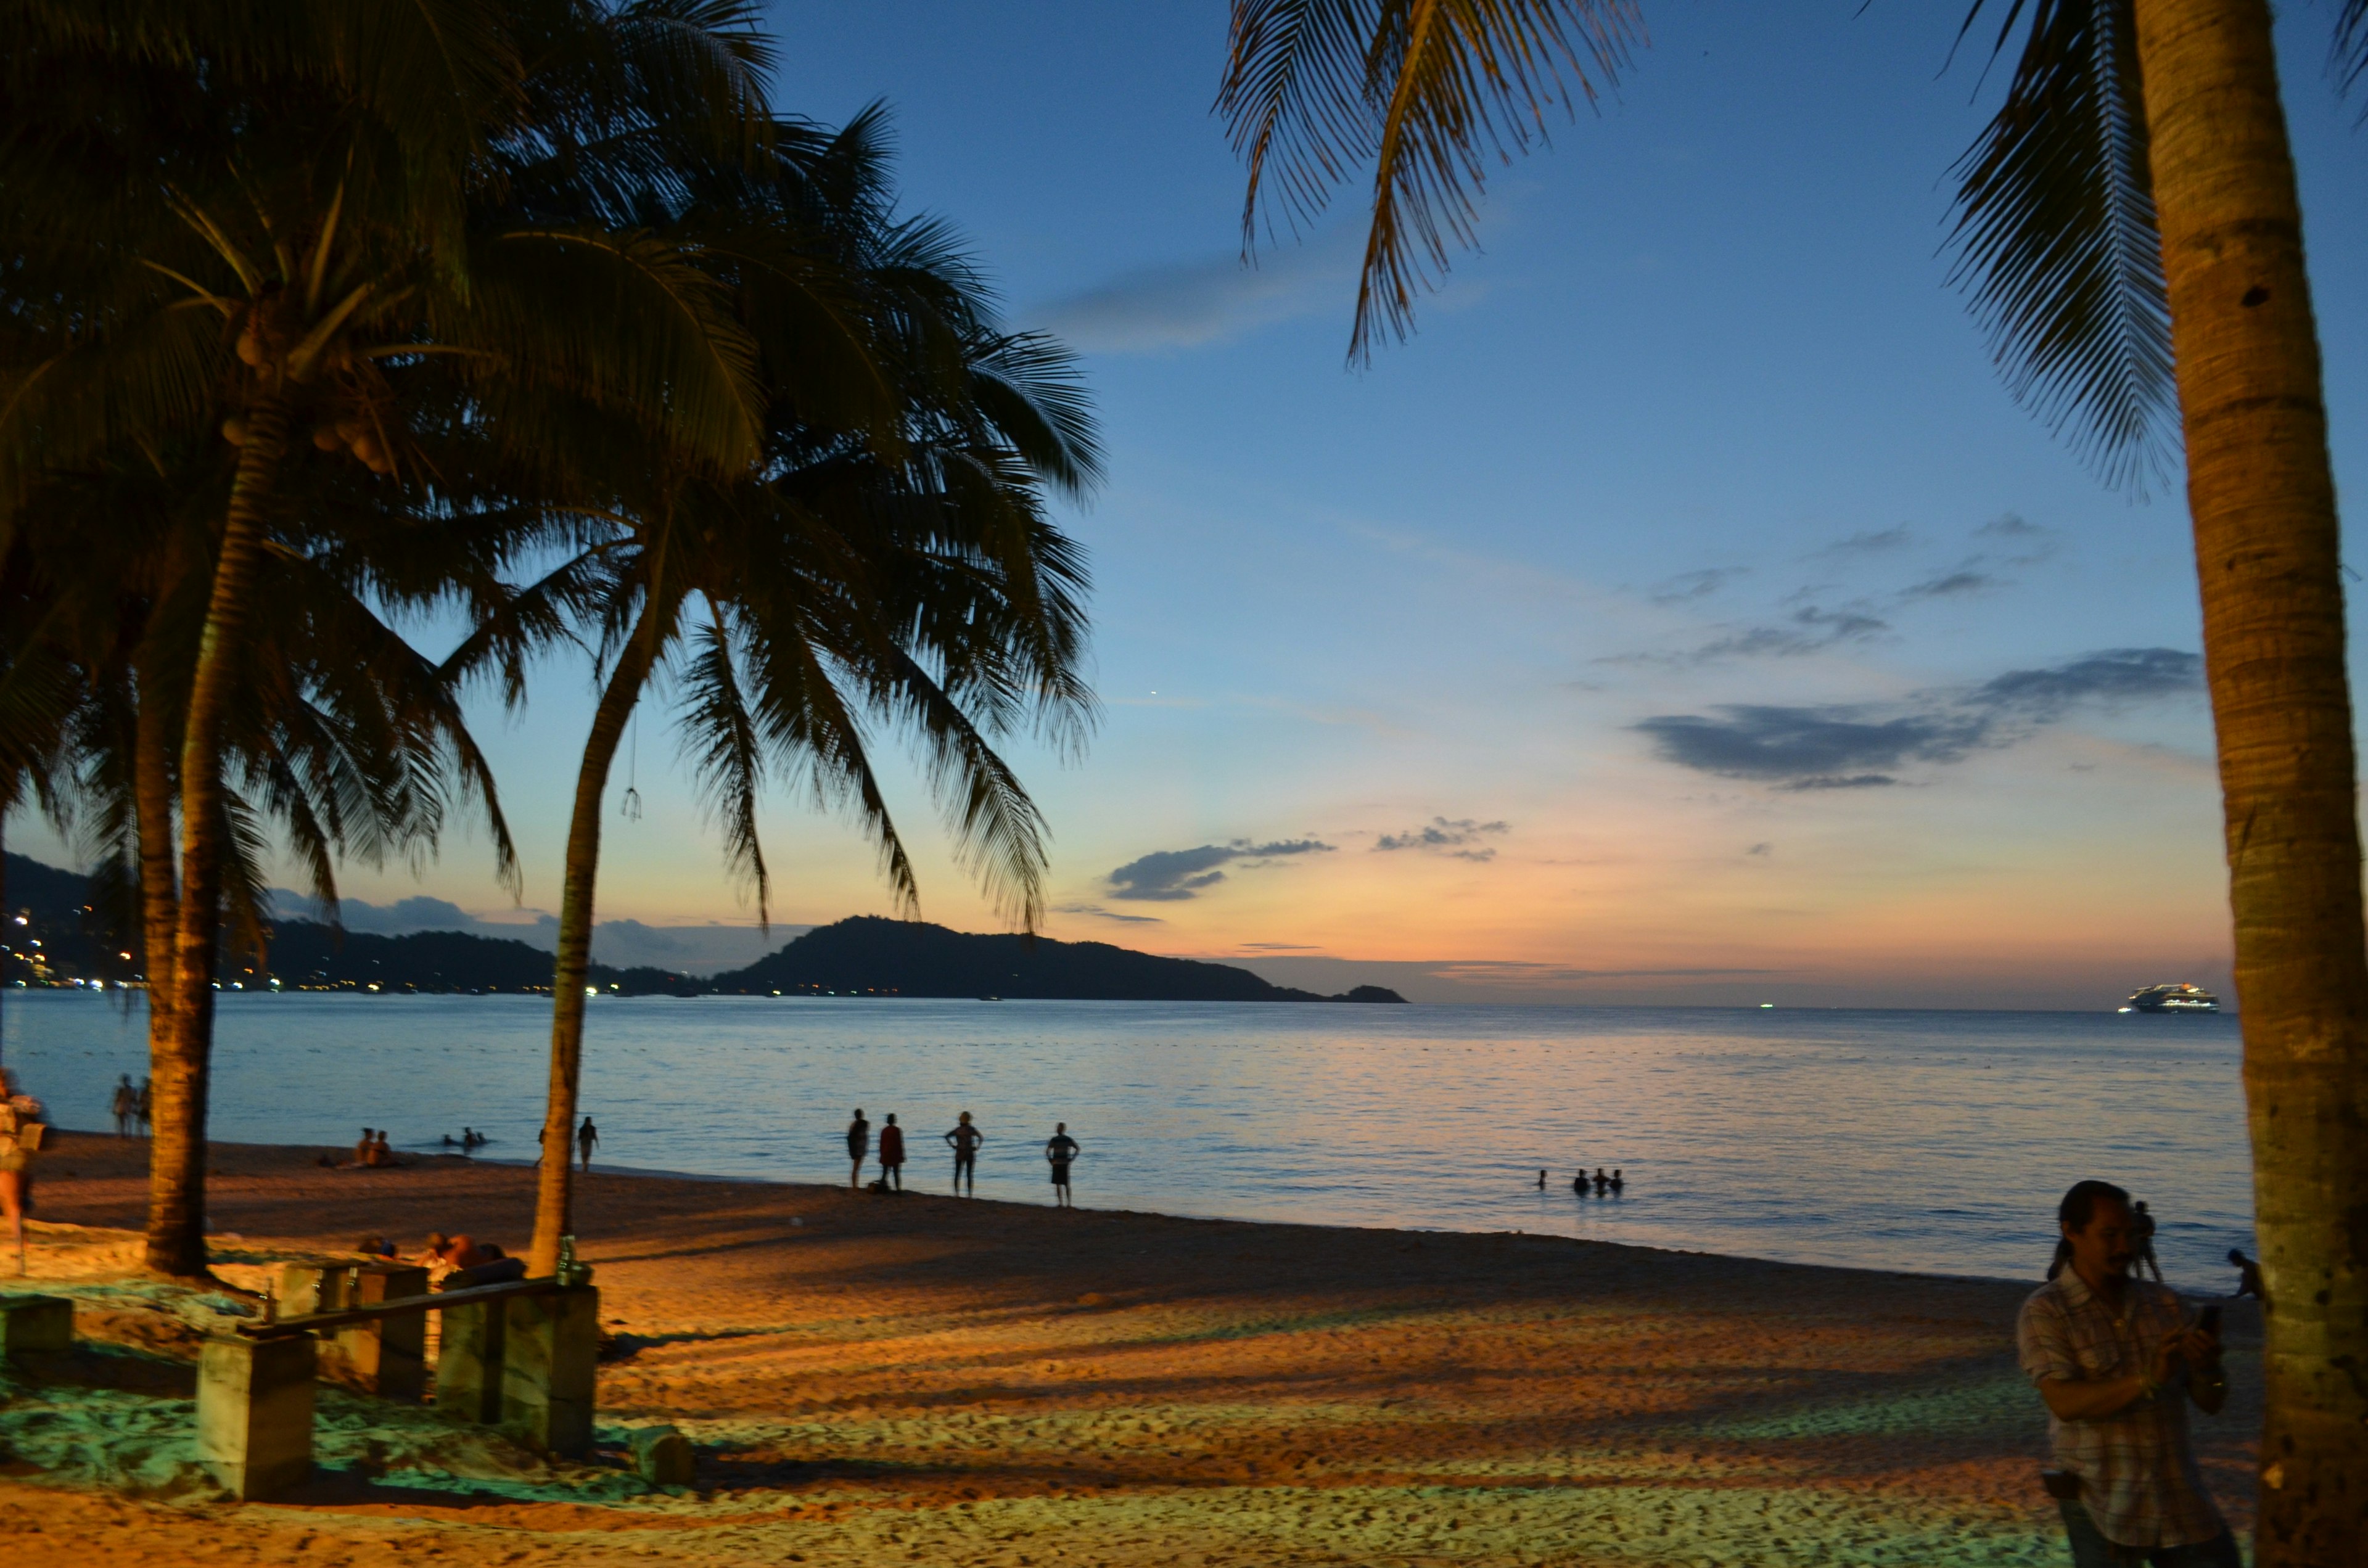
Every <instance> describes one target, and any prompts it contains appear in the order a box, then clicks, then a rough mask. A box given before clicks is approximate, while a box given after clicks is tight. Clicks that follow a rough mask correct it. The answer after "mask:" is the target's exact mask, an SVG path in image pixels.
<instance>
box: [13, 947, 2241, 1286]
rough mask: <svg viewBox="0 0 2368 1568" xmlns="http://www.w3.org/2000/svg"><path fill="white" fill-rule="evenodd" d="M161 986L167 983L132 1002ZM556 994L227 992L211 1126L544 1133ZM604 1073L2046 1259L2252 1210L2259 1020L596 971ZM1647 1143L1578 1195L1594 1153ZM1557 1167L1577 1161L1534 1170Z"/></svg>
mask: <svg viewBox="0 0 2368 1568" xmlns="http://www.w3.org/2000/svg"><path fill="white" fill-rule="evenodd" d="M135 1008H136V1003H135ZM549 1017H550V1009H549V1005H548V1003H544V1002H539V1001H537V1000H535V999H532V998H529V997H505V996H483V997H477V996H416V997H356V996H330V995H315V996H307V995H281V996H263V995H229V994H225V995H224V996H223V998H222V1009H221V1017H220V1026H219V1030H218V1045H217V1048H216V1058H215V1060H216V1070H217V1078H216V1083H217V1088H216V1091H215V1100H214V1112H213V1131H214V1135H215V1136H216V1137H218V1138H222V1139H224V1140H229V1141H233V1142H318V1143H321V1144H323V1145H324V1146H326V1145H346V1146H350V1145H351V1143H352V1142H353V1141H354V1139H355V1137H356V1136H357V1135H358V1133H359V1130H360V1128H361V1126H362V1125H363V1124H364V1123H368V1124H370V1126H373V1127H376V1126H381V1125H386V1126H389V1127H391V1128H392V1129H393V1136H394V1140H395V1142H397V1143H398V1144H402V1145H404V1146H408V1147H411V1148H415V1149H416V1148H426V1147H432V1146H434V1145H435V1144H436V1142H437V1140H438V1137H439V1136H440V1135H442V1134H445V1133H450V1134H451V1135H453V1136H454V1137H458V1136H459V1135H460V1131H461V1127H462V1126H463V1125H468V1126H473V1127H475V1128H477V1129H478V1130H479V1131H485V1132H490V1133H491V1134H492V1135H493V1137H494V1138H495V1142H494V1143H493V1145H492V1146H491V1147H489V1148H488V1149H487V1150H485V1151H484V1153H486V1154H487V1155H488V1156H492V1157H514V1158H530V1157H531V1156H532V1153H533V1151H534V1144H535V1131H536V1129H537V1127H538V1126H539V1124H540V1120H541V1103H542V1093H543V1082H544V1071H545V1052H546V1051H547V1049H548V1029H549ZM6 1028H7V1033H8V1047H7V1055H8V1060H9V1062H11V1063H12V1064H13V1065H16V1066H18V1067H20V1068H22V1069H24V1071H25V1073H26V1074H27V1076H28V1079H29V1081H30V1086H31V1087H32V1088H33V1089H34V1091H35V1092H36V1093H38V1094H40V1095H41V1096H44V1097H45V1098H47V1099H48V1100H49V1101H50V1102H51V1107H52V1112H53V1114H54V1115H56V1116H57V1117H58V1118H59V1119H60V1120H61V1121H62V1122H63V1124H65V1125H68V1126H78V1127H98V1126H101V1125H103V1124H104V1122H105V1113H106V1108H107V1100H108V1089H109V1086H110V1085H112V1084H113V1083H114V1081H115V1074H117V1073H119V1072H131V1073H132V1074H134V1076H135V1077H136V1076H137V1075H138V1074H139V1073H140V1072H141V1071H142V1063H143V1061H144V1055H145V1044H144V1038H143V1035H142V1020H141V1018H140V1017H139V1016H138V1014H137V1012H136V1011H135V1012H134V1013H133V1015H132V1016H131V1017H125V1015H124V1014H123V1013H122V1012H121V1011H120V1003H119V1002H118V1001H116V1000H115V999H102V998H100V997H97V996H93V995H90V994H83V993H27V992H12V993H11V994H9V995H8V997H7V999H6ZM584 1083H585V1104H586V1108H587V1109H589V1110H590V1111H591V1112H592V1114H593V1116H594V1117H595V1118H596V1119H597V1120H598V1124H599V1128H600V1138H601V1145H600V1158H601V1159H602V1160H603V1161H609V1160H613V1161H614V1162H615V1163H616V1164H618V1165H630V1166H642V1167H647V1168H655V1169H672V1170H684V1171H697V1172H702V1173H708V1174H713V1175H720V1176H757V1177H769V1178H773V1179H778V1180H799V1181H844V1180H845V1179H846V1176H847V1164H846V1157H845V1155H844V1153H842V1145H841V1142H840V1138H841V1134H842V1132H843V1131H844V1128H845V1126H846V1122H847V1119H848V1112H849V1111H850V1110H851V1109H852V1108H854V1107H856V1106H859V1105H860V1106H861V1107H863V1108H864V1109H865V1112H866V1113H867V1114H868V1115H869V1116H870V1117H871V1120H872V1122H873V1123H874V1124H875V1125H877V1124H878V1123H879V1121H880V1119H881V1118H882V1115H883V1114H884V1113H885V1112H888V1111H895V1112H896V1113H898V1119H899V1120H900V1121H901V1122H902V1123H903V1124H904V1125H905V1127H906V1128H907V1129H908V1142H910V1144H911V1148H912V1163H911V1164H910V1165H908V1167H907V1170H906V1178H907V1185H910V1186H916V1187H921V1188H923V1189H925V1190H928V1189H934V1188H937V1187H939V1186H940V1185H941V1184H942V1183H943V1182H944V1180H945V1178H946V1176H947V1175H948V1174H949V1166H950V1165H951V1156H949V1155H946V1154H944V1153H943V1152H942V1151H941V1149H940V1146H939V1143H938V1142H937V1136H938V1134H939V1132H940V1131H942V1130H944V1129H946V1128H949V1127H951V1126H952V1125H953V1123H954V1117H955V1114H956V1113H957V1112H958V1111H962V1110H969V1111H973V1112H974V1113H975V1114H976V1116H977V1119H978V1120H979V1123H980V1124H981V1125H982V1126H983V1127H985V1130H986V1131H987V1135H988V1141H987V1143H986V1145H985V1149H984V1150H983V1151H982V1153H981V1157H980V1162H979V1194H980V1196H981V1197H996V1198H1007V1199H1022V1200H1030V1201H1033V1200H1037V1199H1049V1197H1050V1193H1049V1190H1048V1184H1047V1181H1046V1176H1045V1167H1044V1163H1043V1160H1042V1154H1041V1150H1042V1145H1043V1141H1044V1139H1045V1138H1046V1137H1048V1136H1050V1135H1051V1133H1052V1131H1053V1122H1054V1121H1056V1120H1064V1121H1066V1122H1068V1123H1069V1130H1070V1131H1071V1132H1072V1133H1074V1134H1075V1135H1076V1137H1077V1138H1078V1139H1079V1140H1080V1141H1081V1142H1083V1143H1084V1144H1085V1149H1086V1153H1085V1154H1084V1156H1083V1157H1082V1158H1081V1159H1080V1161H1079V1162H1078V1165H1077V1166H1076V1183H1077V1197H1078V1201H1079V1202H1080V1203H1081V1204H1084V1205H1085V1206H1087V1207H1091V1208H1134V1209H1156V1210H1165V1211H1167V1212H1171V1213H1182V1214H1208V1215H1228V1216H1235V1217H1240V1218H1248V1219H1289V1220H1306V1221H1321V1222H1330V1223H1339V1224H1352V1225H1409V1226H1437V1227H1440V1228H1446V1229H1456V1230H1514V1229H1520V1230H1527V1231H1531V1232H1550V1233H1561V1234H1574V1235H1584V1236H1597V1237H1601V1238H1604V1239H1608V1240H1614V1241H1624V1242H1635V1243H1640V1244H1648V1245H1655V1246H1677V1247H1691V1248H1698V1249H1702V1250H1709V1251H1717V1252H1734V1253H1748V1254H1753V1255H1757V1256H1765V1257H1777V1258H1788V1259H1793V1260H1797V1261H1802V1262H1815V1263H1848V1264H1861V1265H1873V1266H1879V1267H1892V1268H1900V1269H1911V1270H1918V1271H1933V1272H1945V1273H1961V1274H1990V1275H2005V1276H2011V1277H2029V1276H2032V1275H2035V1274H2036V1273H2037V1272H2038V1270H2039V1269H2040V1267H2042V1266H2044V1262H2045V1260H2046V1256H2047V1253H2048V1249H2049V1246H2050V1244H2051V1243H2052V1240H2053V1234H2054V1226H2053V1221H2052V1215H2053V1211H2054V1206H2055V1199H2056V1198H2057V1197H2058V1196H2059V1195H2060V1194H2061V1193H2062V1191H2063V1189H2064V1188H2065V1187H2067V1186H2068V1185H2070V1184H2071V1183H2072V1182H2073V1181H2075V1180H2078V1178H2080V1177H2083V1176H2104V1177H2107V1178H2108V1179H2111V1180H2114V1181H2118V1182H2121V1183H2123V1185H2125V1186H2128V1187H2131V1188H2133V1189H2134V1190H2135V1193H2136V1194H2137V1195H2138V1196H2140V1197H2143V1198H2146V1199H2150V1200H2151V1201H2152V1204H2153V1207H2154V1210H2155V1211H2156V1212H2157V1215H2159V1216H2160V1218H2161V1219H2162V1221H2163V1236H2162V1241H2161V1252H2162V1258H2163V1264H2164V1267H2166V1268H2167V1269H2168V1270H2169V1273H2170V1275H2171V1278H2172V1279H2173V1282H2174V1283H2179V1284H2183V1285H2186V1286H2189V1287H2191V1288H2211V1289H2224V1288H2226V1286H2227V1284H2228V1283H2229V1282H2230V1281H2231V1279H2232V1278H2233V1271H2232V1270H2230V1269H2229V1268H2228V1267H2227V1266H2226V1264H2225V1263H2224V1262H2222V1261H2221V1258H2222V1255H2223V1254H2225V1253H2226V1250H2227V1249H2228V1248H2229V1247H2230V1246H2231V1245H2246V1246H2248V1247H2249V1245H2250V1241H2249V1237H2250V1225H2251V1218H2250V1217H2251V1213H2252V1202H2251V1190H2250V1184H2249V1176H2248V1168H2247V1163H2246V1142H2245V1125H2244V1113H2243V1103H2242V1091H2241V1088H2240V1086H2239V1083H2238V1078H2237V1028H2236V1021H2235V1020H2234V1019H2233V1018H2228V1017H2143V1016H2127V1017H2124V1016H2120V1015H2115V1014H2111V1013H2098V1014H2093V1015H2091V1014H2069V1013H1919V1012H1873V1011H1863V1012H1861V1011H1816V1010H1799V1011H1776V1012H1761V1011H1757V1010H1753V1011H1737V1010H1728V1009H1712V1008H1701V1009H1679V1008H1559V1007H1394V1006H1320V1005H1315V1004H1297V1005H1293V1004H1266V1003H1225V1004H1167V1003H1106V1002H1003V1003H980V1002H926V1001H873V1000H855V999H847V1000H834V999H828V998H788V999H772V998H726V997H702V998H699V999H697V1000H690V1001H685V1000H677V999H674V998H668V997H650V998H636V999H631V1000H626V999H615V998H603V999H601V1000H599V1001H598V1002H596V1003H595V1004H594V1005H593V1006H592V1009H591V1016H590V1022H589V1025H588V1026H587V1041H586V1062H585V1076H584ZM1579 1165H1586V1166H1587V1167H1588V1170H1589V1171H1592V1170H1593V1168H1594V1167H1596V1166H1597V1165H1601V1166H1604V1167H1606V1168H1607V1169H1609V1168H1611V1167H1612V1166H1618V1167H1621V1168H1622V1169H1623V1170H1624V1171H1625V1172H1626V1173H1627V1189H1626V1191H1625V1192H1624V1193H1623V1194H1622V1196H1620V1197H1618V1198H1614V1199H1596V1198H1594V1197H1592V1196H1590V1197H1588V1198H1587V1199H1577V1198H1574V1197H1573V1195H1572V1193H1571V1191H1570V1188H1569V1182H1570V1177H1571V1174H1572V1172H1573V1171H1574V1170H1575V1169H1576V1168H1577V1166H1579ZM1541 1166H1545V1167H1548V1168H1549V1170H1550V1171H1551V1173H1552V1175H1551V1176H1550V1181H1551V1182H1552V1185H1551V1186H1550V1187H1549V1188H1548V1189H1547V1190H1546V1191H1544V1192H1540V1191H1538V1190H1537V1188H1536V1185H1535V1184H1536V1180H1537V1172H1538V1170H1539V1168H1540V1167H1541Z"/></svg>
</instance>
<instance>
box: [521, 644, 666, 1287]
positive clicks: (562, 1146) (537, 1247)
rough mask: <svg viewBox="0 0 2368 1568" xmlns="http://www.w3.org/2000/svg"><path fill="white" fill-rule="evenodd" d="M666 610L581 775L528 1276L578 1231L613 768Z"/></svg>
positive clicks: (570, 840)
mask: <svg viewBox="0 0 2368 1568" xmlns="http://www.w3.org/2000/svg"><path fill="white" fill-rule="evenodd" d="M659 624H660V621H659V611H658V609H657V608H656V607H655V605H653V607H652V608H648V609H646V610H644V611H643V618H642V623H641V624H640V625H638V626H636V627H635V628H634V629H633V633H632V636H631V637H630V638H629V639H627V640H626V642H625V646H624V648H623V650H622V651H621V652H620V653H619V654H618V657H617V667H616V669H615V670H614V671H613V672H611V673H610V675H609V684H608V686H607V687H605V688H604V689H603V690H602V691H601V693H600V705H599V706H598V708H597V709H595V710H593V714H592V733H591V735H590V736H589V737H588V738H587V739H586V741H585V743H584V760H583V762H582V764H581V765H580V766H579V767H577V768H576V771H575V814H574V815H573V816H571V817H570V818H569V819H568V824H567V869H566V880H565V883H564V886H563V887H562V888H561V890H560V894H559V956H558V961H557V962H556V963H555V964H554V965H553V966H552V977H551V1097H550V1100H549V1102H548V1103H547V1104H546V1106H545V1108H544V1110H543V1117H542V1166H541V1172H540V1175H539V1179H538V1180H537V1181H536V1183H535V1192H534V1244H533V1245H532V1246H531V1247H530V1248H529V1250H528V1254H527V1272H528V1273H529V1274H532V1275H535V1276H537V1277H540V1276H542V1275H546V1274H549V1273H551V1272H552V1270H554V1269H556V1268H557V1267H559V1238H560V1237H562V1236H564V1235H567V1234H570V1233H573V1232H574V1230H575V1165H574V1164H573V1163H572V1162H571V1160H570V1159H569V1155H570V1154H571V1153H572V1152H573V1148H574V1145H573V1142H572V1140H573V1138H574V1136H575V1104H576V1091H577V1088H578V1086H579V1085H581V1083H582V1081H583V1068H584V980H585V976H586V974H588V973H589V972H590V970H591V964H592V905H593V899H592V894H593V888H594V884H595V883H596V882H597V881H598V878H599V872H600V811H601V803H602V801H603V800H604V799H605V798H606V796H607V793H608V789H609V766H610V764H612V763H613V762H615V760H616V757H617V743H618V742H619V741H620V739H622V738H623V736H624V733H625V721H626V720H627V719H629V718H631V717H632V712H633V705H634V704H635V703H636V702H638V701H640V700H641V695H642V687H643V684H644V683H645V682H646V681H648V679H649V678H650V668H651V666H652V665H653V664H655V661H656V656H657V649H656V638H655V630H656V628H657V626H658V625H659Z"/></svg>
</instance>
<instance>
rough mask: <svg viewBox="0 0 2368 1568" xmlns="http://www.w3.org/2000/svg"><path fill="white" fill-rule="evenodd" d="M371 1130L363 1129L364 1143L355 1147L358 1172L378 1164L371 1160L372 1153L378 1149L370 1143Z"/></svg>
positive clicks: (355, 1165)
mask: <svg viewBox="0 0 2368 1568" xmlns="http://www.w3.org/2000/svg"><path fill="white" fill-rule="evenodd" d="M370 1131H371V1130H370V1128H367V1127H365V1128H363V1129H362V1141H361V1142H359V1143H357V1144H355V1145H354V1169H356V1170H362V1169H365V1168H366V1167H368V1166H370V1165H376V1164H378V1162H377V1161H376V1160H373V1159H371V1158H370V1152H371V1151H372V1150H374V1149H376V1148H377V1147H378V1145H377V1144H376V1143H374V1142H371V1141H370Z"/></svg>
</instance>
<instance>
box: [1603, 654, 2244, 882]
mask: <svg viewBox="0 0 2368 1568" xmlns="http://www.w3.org/2000/svg"><path fill="white" fill-rule="evenodd" d="M2201 667H2202V661H2201V660H2200V659H2199V658H2198V657H2197V656H2196V655H2195V654H2193V653H2181V652H2180V650H2178V649H2176V648H2110V649H2106V650H2104V651H2102V652H2100V653H2089V654H2086V655H2083V656H2082V657H2080V658H2078V659H2072V660H2067V661H2066V662H2065V663H2063V664H2060V665H2048V666H2044V667H2042V668H2039V669H2028V670H2009V671H2008V672H2007V673H2006V674H2004V675H2001V676H1996V677H1994V678H1992V679H1990V680H1987V681H1985V682H1984V683H1982V684H1981V685H1980V686H1977V687H1971V688H1969V689H1960V690H1955V691H1942V692H1935V693H1928V694H1926V695H1925V696H1924V697H1923V698H1922V699H1919V700H1918V701H1917V702H1915V703H1913V704H1908V705H1904V710H1902V709H1901V708H1894V709H1892V710H1882V709H1876V708H1871V707H1867V706H1862V705H1861V706H1839V705H1827V706H1809V707H1787V706H1779V705H1775V704H1768V703H1735V704H1729V705H1725V706H1722V707H1719V708H1716V709H1714V710H1712V712H1711V713H1710V714H1708V715H1703V714H1698V713H1673V714H1660V715H1656V716H1655V717H1652V718H1648V719H1643V720H1640V721H1638V722H1636V723H1635V724H1634V726H1632V728H1634V730H1635V731H1636V732H1637V733H1640V734H1643V735H1646V736H1648V737H1650V738H1651V740H1652V742H1653V745H1654V748H1655V750H1656V751H1657V752H1658V753H1659V754H1660V756H1661V757H1662V758H1663V760H1665V761H1668V762H1672V763H1675V764H1677V765H1678V766H1679V767H1685V768H1691V770H1693V771H1694V772H1697V773H1708V774H1713V775H1715V776H1717V777H1719V778H1745V779H1750V780H1752V781H1754V782H1757V783H1765V784H1770V785H1773V786H1774V787H1775V788H1777V789H1779V790H1870V789H1880V788H1883V787H1884V786H1887V785H1893V784H1896V783H1898V782H1899V779H1898V778H1897V776H1896V771H1895V770H1896V769H1899V768H1902V767H1906V766H1907V765H1909V764H1912V763H1930V764H1948V763H1954V762H1960V761H1963V760H1964V758H1965V757H1966V756H1969V755H1971V754H1972V753H1973V752H1975V751H1977V750H1983V749H1988V748H1995V747H1998V746H2006V745H2011V744H2014V743H2015V742H2016V741H2018V740H2021V738H2022V737H2023V736H2024V735H2026V734H2028V733H2030V731H2031V730H2032V728H2034V727H2035V726H2038V725H2043V724H2050V723H2054V722H2057V721H2058V720H2060V719H2062V718H2063V717H2064V716H2065V715H2066V713H2068V712H2069V711H2071V710H2073V709H2074V708H2076V707H2078V706H2082V705H2089V706H2098V707H2105V708H2117V707H2122V706H2126V705H2128V704H2132V703H2137V702H2145V701H2151V700H2155V699H2160V698H2164V697H2169V696H2175V695H2179V694H2180V693H2183V692H2189V691H2192V690H2194V689H2196V687H2198V685H2199V684H2200V672H2201ZM1755 853H1756V851H1755Z"/></svg>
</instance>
